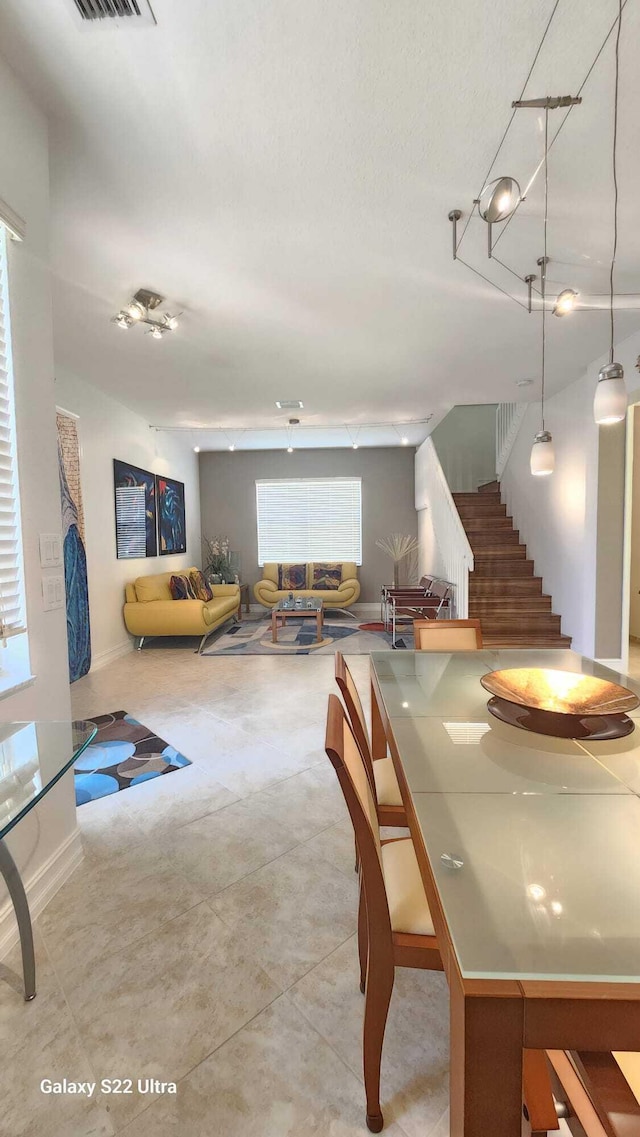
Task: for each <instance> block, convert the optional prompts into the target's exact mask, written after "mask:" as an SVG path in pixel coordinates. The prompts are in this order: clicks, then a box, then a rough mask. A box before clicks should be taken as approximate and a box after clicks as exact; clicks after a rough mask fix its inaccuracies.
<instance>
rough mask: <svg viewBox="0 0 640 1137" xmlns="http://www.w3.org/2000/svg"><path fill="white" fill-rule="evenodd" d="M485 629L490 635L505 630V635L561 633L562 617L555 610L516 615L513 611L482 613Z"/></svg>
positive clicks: (481, 617) (481, 619) (481, 618)
mask: <svg viewBox="0 0 640 1137" xmlns="http://www.w3.org/2000/svg"><path fill="white" fill-rule="evenodd" d="M480 622H481V624H482V629H483V631H486V632H487V634H489V635H497V634H499V633H501V632H503V633H504V634H505V635H516V634H523V633H524V632H527V633H528V632H531V633H532V634H538V635H546V634H547V633H549V632H556V633H558V634H559V633H560V617H559V616H556V614H555V612H523V613H522V614H519V615H517V616H515V615H514V614H513V613H511V612H507V613H505V614H504V615H498V614H497V613H491V615H488V614H482V615H481V616H480Z"/></svg>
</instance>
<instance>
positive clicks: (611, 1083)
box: [548, 1050, 640, 1137]
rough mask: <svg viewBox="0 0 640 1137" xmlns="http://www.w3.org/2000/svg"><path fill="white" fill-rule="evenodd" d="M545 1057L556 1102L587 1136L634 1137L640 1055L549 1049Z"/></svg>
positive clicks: (639, 1119) (639, 1117)
mask: <svg viewBox="0 0 640 1137" xmlns="http://www.w3.org/2000/svg"><path fill="white" fill-rule="evenodd" d="M548 1056H549V1060H550V1062H551V1065H552V1067H553V1070H554V1074H555V1076H556V1084H555V1096H556V1099H557V1100H558V1101H560V1102H562V1103H563V1104H565V1105H566V1107H567V1114H568V1116H569V1117H570V1118H576V1119H577V1121H578V1122H579V1124H580V1126H581V1127H582V1128H581V1132H584V1134H585V1135H586V1137H637V1134H639V1133H640V1054H634V1053H623V1054H612V1053H611V1052H605V1053H594V1052H583V1051H580V1052H577V1051H566V1050H549V1051H548ZM572 1132H574V1130H573V1129H572Z"/></svg>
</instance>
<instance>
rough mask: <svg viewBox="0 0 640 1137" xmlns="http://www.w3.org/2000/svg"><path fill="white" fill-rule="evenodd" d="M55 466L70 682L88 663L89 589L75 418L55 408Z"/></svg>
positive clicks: (79, 676) (89, 639)
mask: <svg viewBox="0 0 640 1137" xmlns="http://www.w3.org/2000/svg"><path fill="white" fill-rule="evenodd" d="M56 425H57V430H58V469H59V472H60V496H61V499H62V540H63V556H64V580H65V590H66V600H67V641H68V645H69V678H70V681H71V682H72V683H75V681H76V679H80V678H81V677H82V676H83V675H86V674H87V672H88V670H89V668H90V667H91V628H90V625H89V589H88V585H87V557H86V553H85V536H84V514H83V510H82V491H81V488H80V446H79V443H78V430H77V425H76V420H75V419H74V418H71V417H70V416H69V415H66V414H63V413H62V412H60V411H58V412H57V414H56Z"/></svg>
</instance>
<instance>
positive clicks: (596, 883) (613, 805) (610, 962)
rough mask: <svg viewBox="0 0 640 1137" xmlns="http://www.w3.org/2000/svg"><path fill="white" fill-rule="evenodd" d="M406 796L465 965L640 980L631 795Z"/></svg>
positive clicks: (544, 975) (500, 971)
mask: <svg viewBox="0 0 640 1137" xmlns="http://www.w3.org/2000/svg"><path fill="white" fill-rule="evenodd" d="M413 801H414V806H415V809H416V814H417V817H418V821H419V824H420V827H421V830H422V834H423V837H424V841H425V845H426V849H427V854H428V856H429V862H430V864H431V867H432V870H433V873H434V876H435V879H436V884H437V888H438V892H439V895H440V898H441V901H442V905H443V909H444V912H445V917H446V921H447V926H448V928H449V931H450V933H451V937H452V940H453V944H454V947H455V951H456V955H457V958H458V962H459V964H460V968H461V970H462V973H463V975H464V976H466V977H467V978H474V977H475V978H485V979H486V978H492V979H519V980H523V979H564V980H571V981H584V980H587V981H597V980H600V981H610V982H611V981H613V982H640V953H639V952H638V943H639V942H640V903H639V902H638V897H639V896H640V856H639V853H638V848H639V841H638V838H639V835H640V800H639V799H638V798H637V797H636V796H635V795H633V794H631V795H628V796H624V795H623V796H616V795H605V794H601V795H597V794H555V795H547V796H542V795H532V796H527V795H522V794H518V795H515V796H511V795H509V794H434V793H416V794H413ZM451 864H453V865H460V867H448V866H449V865H451Z"/></svg>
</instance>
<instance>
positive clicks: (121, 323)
mask: <svg viewBox="0 0 640 1137" xmlns="http://www.w3.org/2000/svg"><path fill="white" fill-rule="evenodd" d="M163 300H164V296H161V295H160V293H159V292H150V291H149V289H148V288H139V289H138V291H137V292H136V294H135V296H133V297H132V298H131V300H130V301H129V303H128V304H125V306H124V308H121V309H120V311H119V312H117V313H116V315H115V316H114V317H113V319H112V323H114V324H116V326H117V327H118V328H124V329H127V328H132V327H133V325H134V324H148V325H149V332H148V334H149V335H151V336H152V337H153V339H154V340H161V339H162V337H163V335H164V333H165V332H175V330H176V328H177V327H178V317H177V316H171V315H170V314H169V313H168V312H163V313H162V315H161V317H160V319H158V320H154V319H152V318H151V317H150V315H149V313H150V312H153V311H154V310H155V309H156V308H157V307H158V306H159V305H160V304H162V302H163Z"/></svg>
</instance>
